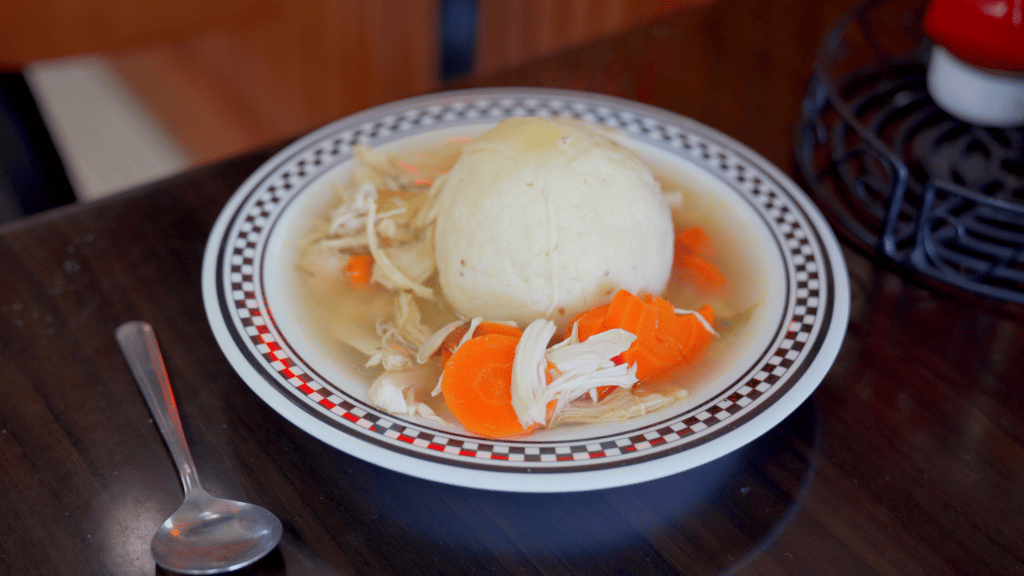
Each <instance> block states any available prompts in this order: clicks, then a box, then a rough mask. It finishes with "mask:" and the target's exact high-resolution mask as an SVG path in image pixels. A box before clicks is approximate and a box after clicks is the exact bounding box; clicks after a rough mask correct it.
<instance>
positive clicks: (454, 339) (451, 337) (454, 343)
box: [437, 321, 523, 363]
mask: <svg viewBox="0 0 1024 576" xmlns="http://www.w3.org/2000/svg"><path fill="white" fill-rule="evenodd" d="M467 330H469V322H466V323H465V324H463V325H461V326H459V327H458V328H456V329H455V330H452V331H451V332H449V333H448V335H447V336H445V338H444V342H442V343H441V347H440V348H438V350H437V354H440V355H441V358H442V359H443V360H444V362H445V363H447V362H448V359H449V358H451V357H452V352H454V351H455V348H457V347H458V345H459V342H462V337H463V336H465V335H466V331H467ZM488 334H502V335H505V336H512V337H514V338H516V339H518V338H519V337H520V336H522V335H523V331H522V330H520V329H519V328H516V327H515V326H509V325H508V324H502V323H500V322H486V321H485V322H481V323H480V324H478V325H477V327H476V330H474V331H473V338H476V337H478V336H486V335H488Z"/></svg>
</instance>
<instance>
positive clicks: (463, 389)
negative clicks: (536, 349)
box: [441, 334, 534, 438]
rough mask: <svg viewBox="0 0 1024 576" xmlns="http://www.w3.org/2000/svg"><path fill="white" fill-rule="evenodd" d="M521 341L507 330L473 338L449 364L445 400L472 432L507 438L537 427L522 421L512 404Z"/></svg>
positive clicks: (443, 389) (444, 382)
mask: <svg viewBox="0 0 1024 576" xmlns="http://www.w3.org/2000/svg"><path fill="white" fill-rule="evenodd" d="M518 343H519V338H517V337H514V336H506V335H503V334H489V335H487V336H478V337H476V338H471V339H469V340H468V341H466V342H465V343H464V344H463V345H462V346H460V347H459V349H458V350H456V351H455V354H453V355H452V357H451V359H450V360H449V361H448V363H447V364H446V365H445V368H444V375H443V376H442V377H441V393H442V394H444V402H445V404H446V405H447V406H448V409H449V410H451V411H452V414H454V415H455V418H457V419H458V421H459V423H461V424H462V425H463V426H465V427H466V429H467V430H469V431H470V432H473V433H476V434H480V435H481V436H486V437H488V438H507V437H509V436H520V435H522V434H526V433H528V432H530V431H532V430H533V428H534V427H530V428H529V429H524V428H523V427H522V425H521V424H519V419H518V418H517V417H516V412H515V410H514V409H513V408H512V360H513V359H514V357H515V353H516V344H518Z"/></svg>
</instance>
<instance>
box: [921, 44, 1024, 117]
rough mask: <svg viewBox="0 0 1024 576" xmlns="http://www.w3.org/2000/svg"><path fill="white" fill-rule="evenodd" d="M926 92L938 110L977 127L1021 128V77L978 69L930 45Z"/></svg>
mask: <svg viewBox="0 0 1024 576" xmlns="http://www.w3.org/2000/svg"><path fill="white" fill-rule="evenodd" d="M928 92H929V93H930V94H931V96H932V99H934V100H935V103H936V104H938V105H939V107H940V108H942V109H943V110H945V111H946V112H948V113H949V114H951V115H952V116H955V117H957V118H959V119H961V120H963V121H965V122H969V123H971V124H975V125H977V126H993V127H1000V128H1008V127H1011V126H1020V125H1024V74H1022V73H1014V72H1003V71H999V70H992V69H988V68H981V67H978V66H974V65H971V64H968V63H967V62H964V61H963V60H961V59H960V58H957V57H956V56H954V55H953V54H951V53H950V52H949V50H947V49H945V48H943V47H942V46H939V45H938V44H933V45H932V52H931V60H930V61H929V62H928Z"/></svg>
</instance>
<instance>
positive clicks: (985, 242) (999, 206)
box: [796, 0, 1024, 303]
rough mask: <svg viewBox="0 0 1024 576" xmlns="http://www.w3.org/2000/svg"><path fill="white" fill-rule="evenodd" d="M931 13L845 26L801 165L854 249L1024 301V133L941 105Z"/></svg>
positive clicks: (826, 48) (876, 13) (807, 122)
mask: <svg viewBox="0 0 1024 576" xmlns="http://www.w3.org/2000/svg"><path fill="white" fill-rule="evenodd" d="M923 12H924V4H922V5H920V6H917V7H915V8H911V9H907V8H906V3H902V7H901V6H899V5H897V3H894V2H885V1H880V0H879V1H869V2H866V3H864V4H861V5H860V6H858V7H857V8H856V9H854V10H853V11H851V12H850V13H848V14H847V15H845V16H844V17H843V18H842V19H841V20H840V21H839V22H838V23H837V24H836V25H835V27H834V28H833V29H832V30H831V32H830V34H829V36H828V37H827V39H826V41H825V43H824V45H823V47H822V49H821V51H820V52H819V54H818V56H817V59H816V61H815V65H814V74H813V76H812V78H811V82H810V86H809V89H808V93H807V96H806V98H805V99H804V103H803V111H802V118H801V123H800V127H799V130H798V133H797V138H796V156H797V162H798V164H799V166H800V170H801V172H802V174H803V177H804V179H805V180H806V181H807V183H808V185H809V192H810V193H811V194H812V196H814V197H815V199H816V200H817V203H818V204H819V206H820V207H821V208H822V210H823V211H824V212H825V214H826V216H827V217H828V218H829V221H830V223H831V224H832V226H833V227H834V228H835V229H836V232H837V233H838V234H839V235H840V236H843V237H844V238H845V239H846V240H848V241H850V242H852V243H853V244H854V245H856V246H858V247H860V248H861V249H863V250H866V251H869V252H874V253H876V254H878V255H881V256H882V257H884V258H885V259H888V260H890V261H892V262H893V263H895V264H897V265H898V266H900V267H902V268H905V269H907V270H910V271H912V272H915V273H918V274H922V275H925V276H927V277H928V278H931V279H933V280H937V281H938V282H939V283H941V284H945V285H949V286H953V287H956V288H959V289H963V290H967V291H970V292H972V293H974V294H978V295H980V296H983V297H986V298H992V299H998V300H1003V301H1009V302H1014V303H1024V128H1011V129H997V128H984V127H979V126H974V125H971V124H968V123H965V122H962V121H960V120H958V119H956V118H954V117H952V116H950V115H949V114H947V113H946V112H944V111H943V110H941V109H940V108H938V106H936V104H935V103H934V102H933V101H932V98H931V97H930V96H929V94H928V90H927V87H926V80H925V74H926V69H927V59H928V53H929V50H930V44H929V42H928V40H927V39H926V38H925V36H924V33H923V31H922V29H921V19H922V15H923Z"/></svg>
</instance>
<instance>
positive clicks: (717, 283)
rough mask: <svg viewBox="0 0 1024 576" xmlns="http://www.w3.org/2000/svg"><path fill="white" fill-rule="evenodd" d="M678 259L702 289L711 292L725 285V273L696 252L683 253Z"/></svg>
mask: <svg viewBox="0 0 1024 576" xmlns="http://www.w3.org/2000/svg"><path fill="white" fill-rule="evenodd" d="M678 260H679V261H680V262H681V264H680V266H681V267H682V268H683V269H685V270H686V271H687V272H689V274H690V277H691V278H692V279H693V280H694V281H695V282H696V284H697V286H698V287H699V288H700V289H701V290H702V291H704V292H707V293H711V292H715V291H717V290H720V289H722V287H724V286H725V282H726V280H725V275H724V274H722V272H721V271H720V270H719V269H718V268H717V267H716V266H715V265H714V264H712V263H711V262H709V261H707V260H706V259H704V258H702V257H700V256H697V255H696V254H685V255H683V256H682V257H680V258H678Z"/></svg>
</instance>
